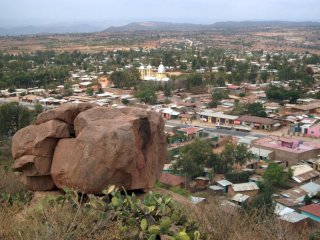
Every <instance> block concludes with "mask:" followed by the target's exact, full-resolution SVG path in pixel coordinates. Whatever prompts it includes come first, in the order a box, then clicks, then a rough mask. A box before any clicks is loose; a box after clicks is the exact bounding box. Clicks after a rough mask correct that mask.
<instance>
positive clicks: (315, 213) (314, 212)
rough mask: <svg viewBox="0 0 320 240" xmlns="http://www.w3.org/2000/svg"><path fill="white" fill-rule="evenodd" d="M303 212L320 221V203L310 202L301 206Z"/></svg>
mask: <svg viewBox="0 0 320 240" xmlns="http://www.w3.org/2000/svg"><path fill="white" fill-rule="evenodd" d="M300 211H301V214H302V215H305V216H307V217H309V218H310V219H312V220H313V221H315V222H317V223H320V205H319V204H314V203H313V204H310V205H307V206H304V207H302V208H300Z"/></svg>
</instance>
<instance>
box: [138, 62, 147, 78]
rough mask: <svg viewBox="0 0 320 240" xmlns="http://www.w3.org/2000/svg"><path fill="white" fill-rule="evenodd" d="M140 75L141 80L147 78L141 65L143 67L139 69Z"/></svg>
mask: <svg viewBox="0 0 320 240" xmlns="http://www.w3.org/2000/svg"><path fill="white" fill-rule="evenodd" d="M139 73H140V78H141V79H142V80H143V79H144V78H145V77H146V70H145V68H144V66H143V64H141V66H140V67H139Z"/></svg>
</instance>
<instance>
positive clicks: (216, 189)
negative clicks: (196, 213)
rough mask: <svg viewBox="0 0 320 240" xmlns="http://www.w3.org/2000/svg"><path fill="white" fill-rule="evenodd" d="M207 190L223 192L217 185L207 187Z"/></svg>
mask: <svg viewBox="0 0 320 240" xmlns="http://www.w3.org/2000/svg"><path fill="white" fill-rule="evenodd" d="M209 188H210V189H211V190H213V191H220V190H223V188H222V187H219V186H217V185H212V186H209Z"/></svg>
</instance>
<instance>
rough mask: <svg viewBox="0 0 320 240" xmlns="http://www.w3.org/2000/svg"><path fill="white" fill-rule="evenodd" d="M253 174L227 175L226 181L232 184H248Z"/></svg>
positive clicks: (238, 173) (230, 173)
mask: <svg viewBox="0 0 320 240" xmlns="http://www.w3.org/2000/svg"><path fill="white" fill-rule="evenodd" d="M252 174H253V173H252V172H229V173H227V174H226V179H228V180H229V181H230V182H232V183H244V182H248V181H249V178H250V177H251V175H252Z"/></svg>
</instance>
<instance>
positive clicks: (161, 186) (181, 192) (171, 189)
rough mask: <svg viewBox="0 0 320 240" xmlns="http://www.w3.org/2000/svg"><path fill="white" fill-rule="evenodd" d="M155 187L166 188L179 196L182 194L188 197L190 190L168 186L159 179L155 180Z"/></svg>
mask: <svg viewBox="0 0 320 240" xmlns="http://www.w3.org/2000/svg"><path fill="white" fill-rule="evenodd" d="M156 187H158V188H163V189H167V190H169V191H171V192H174V193H177V194H179V195H181V196H184V197H190V192H189V191H188V190H186V189H184V188H181V187H179V186H176V187H172V186H168V185H166V184H163V183H161V182H159V181H157V182H156Z"/></svg>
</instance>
